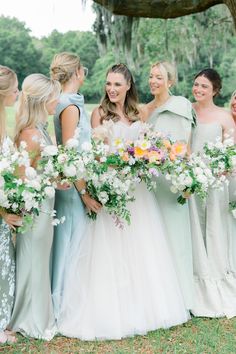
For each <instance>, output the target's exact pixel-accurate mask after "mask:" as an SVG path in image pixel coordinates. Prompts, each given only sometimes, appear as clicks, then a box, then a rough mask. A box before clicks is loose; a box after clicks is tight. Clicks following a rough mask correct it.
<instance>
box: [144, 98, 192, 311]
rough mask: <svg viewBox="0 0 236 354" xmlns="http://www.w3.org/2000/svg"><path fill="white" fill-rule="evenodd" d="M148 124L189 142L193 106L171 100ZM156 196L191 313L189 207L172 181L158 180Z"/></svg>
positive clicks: (154, 114) (179, 99)
mask: <svg viewBox="0 0 236 354" xmlns="http://www.w3.org/2000/svg"><path fill="white" fill-rule="evenodd" d="M148 123H151V124H153V126H154V129H155V130H157V131H160V132H163V133H165V134H169V135H170V137H172V138H173V139H177V140H182V141H185V142H188V141H189V140H190V138H191V130H192V126H193V125H194V119H193V115H192V105H191V102H190V101H188V100H187V99H186V98H184V97H181V96H171V97H170V98H169V99H168V101H167V102H166V103H165V104H163V105H162V106H161V107H158V108H157V109H155V110H154V112H153V113H152V114H151V116H150V117H149V120H148ZM155 195H156V198H157V201H158V204H159V205H160V206H161V212H162V216H163V218H164V223H165V227H166V229H167V238H168V241H169V244H170V248H171V251H172V256H173V260H174V264H175V267H176V271H177V275H178V278H179V282H180V285H181V289H182V292H183V295H184V299H185V306H186V308H187V309H191V308H192V304H193V265H192V242H191V229H190V218H189V207H188V201H187V203H186V204H185V205H180V204H178V202H177V196H176V194H174V193H172V192H171V191H170V185H169V183H168V181H166V179H165V178H164V176H163V177H162V176H161V177H158V179H157V185H156V190H155Z"/></svg>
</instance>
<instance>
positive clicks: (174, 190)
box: [170, 186, 178, 193]
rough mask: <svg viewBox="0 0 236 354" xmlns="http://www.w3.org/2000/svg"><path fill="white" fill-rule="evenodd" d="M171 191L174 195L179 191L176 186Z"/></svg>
mask: <svg viewBox="0 0 236 354" xmlns="http://www.w3.org/2000/svg"><path fill="white" fill-rule="evenodd" d="M170 190H171V192H172V193H177V192H178V189H177V188H176V187H174V186H171V187H170Z"/></svg>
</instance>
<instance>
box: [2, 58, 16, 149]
mask: <svg viewBox="0 0 236 354" xmlns="http://www.w3.org/2000/svg"><path fill="white" fill-rule="evenodd" d="M16 80H17V76H16V73H15V72H14V71H13V70H11V69H10V68H8V67H7V66H3V65H0V144H2V143H3V139H4V138H5V135H6V112H5V105H4V100H5V98H6V96H8V95H9V94H10V92H11V91H12V90H13V88H14V85H15V84H16Z"/></svg>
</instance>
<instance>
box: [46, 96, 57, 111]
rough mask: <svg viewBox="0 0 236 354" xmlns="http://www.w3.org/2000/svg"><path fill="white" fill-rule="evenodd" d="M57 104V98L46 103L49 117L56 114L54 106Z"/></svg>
mask: <svg viewBox="0 0 236 354" xmlns="http://www.w3.org/2000/svg"><path fill="white" fill-rule="evenodd" d="M58 102H59V97H56V98H55V97H54V98H53V99H52V100H50V101H48V102H47V103H46V110H47V112H48V114H49V115H53V114H55V112H56V106H57V104H58Z"/></svg>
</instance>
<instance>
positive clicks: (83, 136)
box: [52, 93, 91, 319]
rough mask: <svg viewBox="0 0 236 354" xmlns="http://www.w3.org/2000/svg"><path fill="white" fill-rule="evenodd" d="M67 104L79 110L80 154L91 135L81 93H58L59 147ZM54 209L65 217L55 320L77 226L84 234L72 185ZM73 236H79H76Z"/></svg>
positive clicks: (57, 250) (56, 248)
mask: <svg viewBox="0 0 236 354" xmlns="http://www.w3.org/2000/svg"><path fill="white" fill-rule="evenodd" d="M70 105H73V106H76V107H78V109H79V111H80V119H79V122H78V128H79V130H80V135H79V147H78V151H80V149H81V146H82V144H83V143H84V142H87V141H89V140H90V136H91V128H90V122H89V119H88V117H87V114H86V111H85V108H84V97H83V96H82V95H80V94H72V93H63V94H61V96H60V101H59V104H58V106H57V109H56V114H55V116H54V126H55V134H56V140H57V144H58V145H59V144H62V129H61V121H60V114H61V113H62V112H63V111H64V109H65V108H67V107H68V106H70ZM55 209H56V211H57V217H58V218H60V217H62V216H65V217H66V220H65V222H64V224H61V225H58V226H56V227H55V228H54V241H53V252H52V296H53V304H54V311H55V317H56V319H58V318H59V316H60V305H61V300H62V296H63V286H64V277H65V271H66V267H67V263H68V254H69V250H70V246H71V241H72V238H73V234H74V231H75V229H76V228H77V226H78V224H79V225H80V230H81V235H82V234H83V231H84V228H85V223H86V211H85V207H84V204H83V202H82V200H81V198H80V195H79V193H78V191H77V190H76V188H75V187H74V186H73V187H72V188H71V189H69V190H57V191H56V199H55ZM77 229H78V228H77ZM76 237H78V233H77V235H76Z"/></svg>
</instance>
